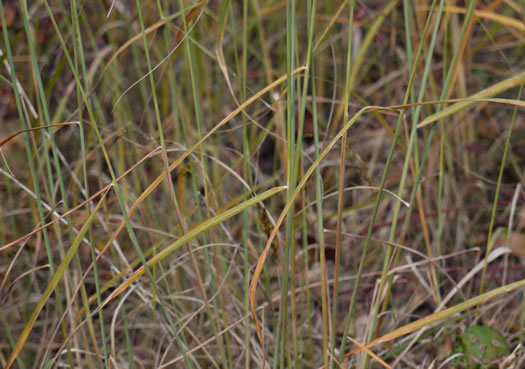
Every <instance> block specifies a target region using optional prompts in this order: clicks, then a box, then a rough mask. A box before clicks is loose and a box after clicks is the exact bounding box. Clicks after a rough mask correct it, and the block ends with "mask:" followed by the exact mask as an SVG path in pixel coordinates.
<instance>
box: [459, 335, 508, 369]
mask: <svg viewBox="0 0 525 369" xmlns="http://www.w3.org/2000/svg"><path fill="white" fill-rule="evenodd" d="M457 353H462V354H463V356H462V357H461V358H459V359H456V360H455V361H453V363H454V364H455V365H464V367H465V368H469V369H475V368H476V369H477V368H497V367H498V365H497V363H498V361H499V360H500V359H502V358H503V357H505V356H507V355H509V347H508V345H507V342H506V341H505V338H504V337H503V334H501V332H500V331H498V330H497V329H494V328H491V327H487V326H482V325H473V326H471V327H469V328H467V329H466V330H465V332H463V334H462V335H461V336H460V338H459V343H458V346H457V347H456V348H455V349H454V352H453V355H454V354H457Z"/></svg>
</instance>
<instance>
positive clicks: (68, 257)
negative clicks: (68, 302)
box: [5, 191, 107, 369]
mask: <svg viewBox="0 0 525 369" xmlns="http://www.w3.org/2000/svg"><path fill="white" fill-rule="evenodd" d="M106 195H107V191H106V192H105V193H104V194H103V195H102V197H101V199H100V201H99V202H98V204H97V206H96V207H95V209H93V211H92V213H91V215H90V216H89V218H88V219H87V221H86V223H84V225H83V226H82V228H81V229H80V231H79V232H78V234H77V236H76V238H75V240H74V241H73V243H72V245H71V247H70V248H69V250H68V251H67V253H66V255H65V256H64V260H62V263H60V265H59V267H58V268H57V270H56V273H55V275H54V276H53V278H51V281H50V282H49V284H48V286H47V288H46V290H45V291H44V293H43V294H42V297H41V298H40V301H39V302H38V304H37V306H36V308H35V310H34V311H33V314H31V318H30V319H29V322H28V323H27V325H26V327H25V328H24V330H23V332H22V334H21V335H20V337H19V338H18V341H17V343H16V346H15V348H14V350H13V352H12V353H11V355H10V356H9V360H8V361H7V364H6V366H5V369H9V367H10V366H11V365H12V364H13V362H14V361H15V359H16V357H17V356H18V354H19V353H20V351H21V350H22V347H23V346H24V344H25V342H26V341H27V338H28V337H29V334H30V333H31V330H32V329H33V327H34V325H35V323H36V320H37V318H38V315H39V314H40V312H41V311H42V309H43V308H44V305H45V303H46V302H47V300H48V299H49V297H50V296H51V294H52V293H53V291H54V290H55V288H56V286H57V285H58V282H60V279H61V278H62V276H63V275H64V273H65V271H66V269H67V267H68V266H69V263H70V262H71V260H73V256H75V254H76V252H77V250H78V247H79V246H80V244H81V243H82V240H83V238H84V235H85V234H86V232H87V231H88V229H89V227H90V226H91V223H92V222H93V220H94V219H95V215H96V214H97V212H98V210H99V208H100V206H101V205H102V203H103V202H104V198H105V197H106Z"/></svg>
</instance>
